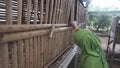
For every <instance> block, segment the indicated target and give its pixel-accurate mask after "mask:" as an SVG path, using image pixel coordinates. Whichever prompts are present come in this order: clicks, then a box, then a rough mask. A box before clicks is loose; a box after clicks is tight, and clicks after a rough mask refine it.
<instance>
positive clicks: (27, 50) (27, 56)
mask: <svg viewBox="0 0 120 68" xmlns="http://www.w3.org/2000/svg"><path fill="white" fill-rule="evenodd" d="M29 41H30V40H29V39H25V68H30V67H29V65H30V63H29V62H30V61H29V59H30V58H29V56H30V55H29V43H30V42H29Z"/></svg>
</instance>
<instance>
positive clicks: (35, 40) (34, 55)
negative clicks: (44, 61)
mask: <svg viewBox="0 0 120 68" xmlns="http://www.w3.org/2000/svg"><path fill="white" fill-rule="evenodd" d="M33 42H34V45H33V48H34V49H33V50H34V51H33V67H34V68H37V37H34V41H33Z"/></svg>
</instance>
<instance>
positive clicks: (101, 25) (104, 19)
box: [88, 14, 111, 30]
mask: <svg viewBox="0 0 120 68" xmlns="http://www.w3.org/2000/svg"><path fill="white" fill-rule="evenodd" d="M110 21H111V16H109V15H100V14H99V15H93V14H91V15H89V23H88V26H89V27H93V28H95V29H96V30H99V29H108V27H109V26H110Z"/></svg>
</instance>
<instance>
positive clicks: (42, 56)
mask: <svg viewBox="0 0 120 68" xmlns="http://www.w3.org/2000/svg"><path fill="white" fill-rule="evenodd" d="M43 66H44V37H43V36H41V68H43Z"/></svg>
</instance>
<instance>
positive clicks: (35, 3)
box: [34, 0, 38, 24]
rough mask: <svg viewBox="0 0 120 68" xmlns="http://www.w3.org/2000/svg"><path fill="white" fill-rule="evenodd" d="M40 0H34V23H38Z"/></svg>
mask: <svg viewBox="0 0 120 68" xmlns="http://www.w3.org/2000/svg"><path fill="white" fill-rule="evenodd" d="M37 14H38V0H34V24H37Z"/></svg>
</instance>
